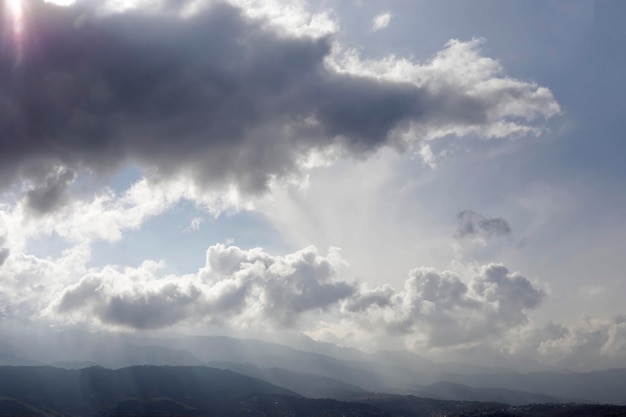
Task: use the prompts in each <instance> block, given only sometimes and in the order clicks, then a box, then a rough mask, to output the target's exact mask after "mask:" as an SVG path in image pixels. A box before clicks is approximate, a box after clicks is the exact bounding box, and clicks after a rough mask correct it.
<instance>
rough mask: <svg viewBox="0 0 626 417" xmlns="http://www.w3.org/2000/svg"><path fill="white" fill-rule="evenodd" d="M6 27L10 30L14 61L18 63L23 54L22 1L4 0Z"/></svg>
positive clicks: (23, 26) (23, 24)
mask: <svg viewBox="0 0 626 417" xmlns="http://www.w3.org/2000/svg"><path fill="white" fill-rule="evenodd" d="M5 10H6V16H7V20H8V22H7V26H8V27H10V28H11V35H12V36H11V37H12V41H13V47H14V50H15V60H16V63H19V62H20V61H21V60H22V57H23V54H24V30H25V23H24V4H23V0H5Z"/></svg>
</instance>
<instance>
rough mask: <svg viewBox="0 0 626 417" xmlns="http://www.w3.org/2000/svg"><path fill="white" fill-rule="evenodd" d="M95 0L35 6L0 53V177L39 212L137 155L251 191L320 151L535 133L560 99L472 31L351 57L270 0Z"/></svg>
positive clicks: (146, 168) (166, 172)
mask: <svg viewBox="0 0 626 417" xmlns="http://www.w3.org/2000/svg"><path fill="white" fill-rule="evenodd" d="M90 4H91V3H88V2H87V3H81V4H77V5H74V6H69V7H55V6H53V5H47V4H44V3H40V4H38V5H37V6H36V7H33V8H32V10H31V13H30V15H29V20H28V22H27V24H28V28H27V30H28V39H30V42H28V43H27V44H26V45H25V47H24V51H23V52H24V56H23V59H22V60H21V61H20V62H19V63H18V64H16V63H15V61H14V59H13V57H11V56H10V54H8V53H4V54H2V55H1V56H0V72H1V74H2V77H3V79H5V80H7V86H9V87H8V88H6V89H4V90H3V91H2V92H0V115H1V116H0V155H1V157H0V177H1V178H2V184H0V186H3V187H5V188H6V187H8V186H10V185H11V184H14V183H15V182H16V181H20V180H22V179H24V178H27V179H29V180H30V181H31V182H33V188H32V190H31V193H30V195H29V196H28V205H29V206H30V207H31V208H33V210H34V211H39V212H43V211H46V210H48V211H49V210H54V209H55V208H57V207H58V206H59V205H60V204H62V203H63V201H65V200H66V198H65V197H64V196H65V191H66V190H67V187H68V185H69V184H70V183H71V181H72V180H73V178H72V175H75V174H71V173H73V172H76V173H81V172H85V171H86V172H90V173H95V174H98V175H108V174H110V173H112V172H115V171H117V170H119V169H121V168H122V167H125V166H126V165H127V164H129V163H132V164H136V165H137V166H139V167H140V168H141V169H142V170H143V172H145V173H146V174H147V175H149V176H150V177H151V178H152V179H164V178H172V177H179V176H185V177H187V178H190V179H192V180H193V181H194V182H195V184H196V186H198V187H201V188H204V189H214V188H220V187H221V188H224V187H231V186H234V187H235V188H236V189H237V190H238V191H240V192H243V193H245V194H255V193H260V192H263V191H264V190H266V188H267V186H268V184H269V183H271V182H272V181H274V180H275V179H277V178H283V177H285V176H289V175H291V174H293V173H297V172H298V171H299V170H300V169H301V168H302V166H303V164H304V163H305V162H306V161H307V160H308V158H309V157H310V155H311V154H318V155H322V154H325V153H328V152H329V151H330V150H335V151H336V152H334V153H333V152H330V153H331V154H340V155H353V156H359V157H362V156H366V155H368V154H370V153H372V152H375V151H376V150H378V149H380V148H381V147H383V146H389V145H393V146H398V147H399V148H405V147H406V146H408V144H409V143H412V142H414V141H420V140H422V139H425V138H429V139H432V138H435V137H440V136H444V135H450V134H452V135H458V136H462V135H465V134H471V133H479V134H483V135H485V136H487V137H503V136H507V135H511V134H519V133H520V132H521V133H524V132H525V133H529V132H530V133H536V132H537V129H538V128H536V127H534V126H532V125H531V124H528V123H525V122H526V121H528V122H529V123H530V122H531V121H532V120H533V119H535V118H536V117H537V116H546V117H549V116H551V115H553V114H556V113H557V112H558V104H556V102H555V100H554V98H553V96H552V94H551V93H550V92H549V90H547V89H545V88H543V87H539V86H537V85H535V84H533V83H530V82H524V81H519V80H514V79H510V78H507V77H503V76H501V73H502V70H501V68H500V67H499V65H498V64H497V62H496V61H494V60H491V59H489V58H485V57H483V56H481V55H480V53H479V50H478V43H477V42H475V41H471V42H468V43H464V42H458V41H454V42H451V43H450V44H448V45H447V46H446V49H445V50H443V51H441V52H440V53H438V54H437V55H436V57H435V59H434V60H433V61H432V62H429V63H427V64H425V65H419V64H415V63H412V62H410V61H408V60H405V59H395V58H394V59H391V58H389V59H386V60H384V61H381V62H361V61H358V63H359V65H358V66H352V67H350V66H349V65H348V66H346V65H344V64H346V62H347V61H345V59H343V58H341V56H340V55H341V54H339V55H337V54H336V53H335V52H334V51H336V50H337V47H338V45H337V44H336V42H335V41H334V40H333V37H332V36H331V35H326V36H321V37H319V36H318V37H315V36H296V35H295V34H294V33H292V32H288V33H282V34H281V33H277V32H276V31H275V30H271V28H268V27H267V25H266V24H268V22H270V20H271V19H274V18H277V16H278V14H276V13H274V12H275V11H276V10H278V9H277V8H275V7H274V8H272V9H271V10H270V9H265V8H262V7H261V8H260V9H258V10H257V13H256V14H255V13H253V10H256V9H254V8H244V9H239V8H237V7H233V6H232V5H228V4H213V5H212V6H211V7H207V8H200V9H199V10H198V11H197V12H196V13H194V14H192V15H190V16H186V17H181V16H180V13H181V9H179V8H178V7H176V6H171V5H170V6H168V8H167V9H164V10H161V12H159V13H156V12H155V13H151V12H148V11H142V9H141V8H134V9H131V10H129V11H126V12H124V13H109V14H104V15H103V14H98V13H96V12H95V11H93V10H91V9H90V7H91V6H90ZM255 4H256V3H255ZM259 7H260V6H259ZM272 10H274V12H272ZM81 13H82V15H83V16H87V17H85V18H84V19H83V20H82V21H83V22H84V24H82V25H78V26H76V25H74V22H75V21H76V17H77V15H78V14H81ZM251 13H252V15H254V17H255V19H251V18H250V16H251V15H250V14H251ZM272 16H273V17H272ZM300 20H302V19H299V20H298V21H300ZM270 26H271V25H270ZM274 26H275V25H274ZM296 26H297V25H296ZM285 27H286V26H285ZM2 36H4V35H2ZM181 45H184V47H181ZM344 58H345V57H344ZM353 58H354V56H353ZM342 59H343V60H342ZM350 62H351V63H352V64H354V63H355V62H357V61H355V60H352V61H350ZM370 64H371V65H370ZM457 68H463V70H462V71H461V70H460V69H457ZM404 70H407V71H408V72H409V74H408V76H406V77H405V76H404V75H407V74H404V75H402V73H403V71H404ZM403 132H404V136H403V135H402V134H401V133H403ZM42 172H43V174H42ZM61 173H64V174H63V175H61Z"/></svg>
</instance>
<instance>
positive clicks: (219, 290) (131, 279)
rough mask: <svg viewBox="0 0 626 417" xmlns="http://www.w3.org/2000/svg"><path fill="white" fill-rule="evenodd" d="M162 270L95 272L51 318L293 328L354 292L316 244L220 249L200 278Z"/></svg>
mask: <svg viewBox="0 0 626 417" xmlns="http://www.w3.org/2000/svg"><path fill="white" fill-rule="evenodd" d="M162 266H163V265H162V264H159V263H154V262H145V263H144V264H142V265H141V266H140V267H138V268H125V269H123V270H122V269H118V268H113V267H107V268H104V269H103V270H101V271H94V272H91V273H89V274H87V275H85V276H84V277H82V278H81V279H80V281H79V282H78V283H76V284H73V285H70V286H68V287H67V288H65V289H64V290H63V291H61V292H60V293H59V294H58V296H57V297H56V298H55V300H54V301H53V302H52V303H51V304H50V305H49V307H48V309H47V310H46V311H47V313H46V314H47V315H48V317H52V318H57V319H59V320H61V321H63V320H69V321H73V322H85V321H92V324H98V325H103V326H112V327H122V328H132V329H151V328H161V327H165V326H170V325H173V324H175V323H178V322H183V321H187V322H207V323H221V322H227V323H230V324H239V325H242V326H244V327H245V326H251V325H259V326H266V325H268V323H270V324H271V325H274V326H283V327H291V326H294V325H296V324H297V322H298V321H299V318H300V316H301V315H302V314H304V313H307V312H311V311H318V312H319V311H324V310H325V309H328V308H330V307H331V306H333V305H334V304H336V303H337V302H338V301H340V300H342V299H345V298H346V297H348V296H350V295H352V294H353V293H354V291H355V288H354V286H353V285H352V284H349V283H345V282H337V281H334V280H333V278H334V276H335V274H336V273H337V271H338V270H339V269H341V268H342V261H341V260H340V259H339V257H338V254H337V253H336V252H335V251H334V250H331V251H330V252H329V253H328V255H327V256H322V255H320V254H318V253H317V251H316V249H315V248H312V247H310V248H306V249H303V250H301V251H297V252H295V253H292V254H289V255H287V256H284V257H280V256H271V255H269V254H267V253H266V252H263V251H262V250H261V249H252V250H249V251H244V250H241V249H239V248H237V247H232V246H231V247H225V246H223V245H215V246H212V247H210V248H209V249H208V251H207V261H206V266H205V267H204V268H202V269H201V270H200V271H199V272H198V273H197V274H192V275H185V276H181V277H178V276H159V269H161V268H162Z"/></svg>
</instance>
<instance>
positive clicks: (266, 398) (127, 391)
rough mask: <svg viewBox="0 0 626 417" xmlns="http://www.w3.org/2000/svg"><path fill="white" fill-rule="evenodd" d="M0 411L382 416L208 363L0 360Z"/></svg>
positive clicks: (361, 406)
mask: <svg viewBox="0 0 626 417" xmlns="http://www.w3.org/2000/svg"><path fill="white" fill-rule="evenodd" d="M0 415H2V416H18V415H19V416H61V415H62V416H91V417H104V416H126V417H131V416H144V417H147V416H154V415H163V416H167V415H185V416H196V417H200V416H202V417H204V416H213V417H222V416H224V417H225V416H231V417H232V416H242V417H243V416H250V417H252V416H261V415H268V416H277V417H282V416H285V417H286V416H294V415H298V416H303V417H309V416H310V417H313V416H320V415H323V416H328V417H340V416H345V417H357V416H364V417H388V414H386V413H385V412H383V411H381V410H380V409H378V408H375V407H373V406H370V405H366V404H361V403H348V402H341V401H335V400H315V399H308V398H304V397H302V396H300V395H298V394H296V393H295V392H293V391H290V390H287V389H284V388H280V387H277V386H275V385H272V384H269V383H267V382H264V381H260V380H258V379H255V378H250V377H247V376H243V375H239V374H236V373H234V372H231V371H226V370H219V369H214V368H207V367H171V366H134V367H129V368H123V369H118V370H110V369H105V368H101V367H91V368H85V369H81V370H67V369H59V368H52V367H0Z"/></svg>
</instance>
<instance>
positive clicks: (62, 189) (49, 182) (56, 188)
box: [26, 169, 76, 214]
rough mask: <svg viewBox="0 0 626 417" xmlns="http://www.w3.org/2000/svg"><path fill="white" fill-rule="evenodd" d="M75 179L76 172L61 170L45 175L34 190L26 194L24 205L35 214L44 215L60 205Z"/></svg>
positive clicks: (65, 198)
mask: <svg viewBox="0 0 626 417" xmlns="http://www.w3.org/2000/svg"><path fill="white" fill-rule="evenodd" d="M75 178H76V172H75V171H73V170H68V169H61V170H59V171H57V172H52V173H49V174H48V175H46V177H45V179H44V180H43V181H41V182H40V183H39V185H37V186H36V187H35V188H33V189H31V190H29V191H28V192H27V193H26V205H27V207H28V208H29V209H31V210H32V211H34V212H35V213H37V214H41V213H46V212H49V211H52V210H54V209H55V208H57V207H59V206H60V205H62V204H63V203H64V202H65V201H66V200H67V199H68V195H67V187H68V186H69V185H70V184H71V183H72V182H73V181H74V179H75Z"/></svg>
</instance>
